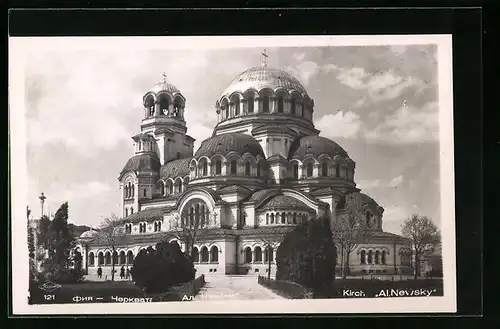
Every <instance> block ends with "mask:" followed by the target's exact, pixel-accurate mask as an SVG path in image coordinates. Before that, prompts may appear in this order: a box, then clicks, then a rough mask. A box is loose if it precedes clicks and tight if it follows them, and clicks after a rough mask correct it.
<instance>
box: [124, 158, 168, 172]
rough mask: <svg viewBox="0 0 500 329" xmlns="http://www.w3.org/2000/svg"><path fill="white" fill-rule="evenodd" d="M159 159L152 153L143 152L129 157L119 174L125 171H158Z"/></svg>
mask: <svg viewBox="0 0 500 329" xmlns="http://www.w3.org/2000/svg"><path fill="white" fill-rule="evenodd" d="M160 166H161V165H160V160H159V159H158V157H157V156H156V154H154V153H143V154H138V155H134V156H133V157H131V158H130V159H129V160H128V161H127V163H126V164H125V167H123V170H122V171H121V175H123V174H125V173H126V172H127V171H150V172H156V173H158V172H159V170H160Z"/></svg>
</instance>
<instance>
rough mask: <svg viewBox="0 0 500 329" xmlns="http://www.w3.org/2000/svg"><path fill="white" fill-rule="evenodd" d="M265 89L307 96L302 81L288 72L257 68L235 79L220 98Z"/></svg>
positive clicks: (265, 67) (264, 67) (263, 67)
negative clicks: (294, 92) (281, 90)
mask: <svg viewBox="0 0 500 329" xmlns="http://www.w3.org/2000/svg"><path fill="white" fill-rule="evenodd" d="M264 88H270V89H272V90H273V91H275V90H277V89H280V88H281V89H284V90H286V91H287V92H291V91H292V90H295V91H297V92H298V93H299V94H301V95H302V96H306V95H307V92H306V89H305V88H304V86H302V84H301V83H300V81H299V80H297V79H296V78H295V77H293V76H292V75H290V74H289V73H288V72H285V71H283V70H279V69H274V68H270V67H267V66H257V67H253V68H251V69H249V70H246V71H245V72H243V73H240V74H239V75H238V76H237V77H236V78H234V79H233V81H231V83H230V84H229V86H228V87H227V88H226V90H225V91H224V92H223V93H222V95H221V97H220V98H222V97H224V96H231V94H232V93H234V92H240V93H244V92H245V91H247V90H249V89H254V90H257V91H260V90H262V89H264ZM220 98H219V99H220Z"/></svg>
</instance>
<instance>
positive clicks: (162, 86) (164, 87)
mask: <svg viewBox="0 0 500 329" xmlns="http://www.w3.org/2000/svg"><path fill="white" fill-rule="evenodd" d="M162 91H166V92H168V93H170V94H172V95H173V94H175V93H180V91H179V89H177V87H176V86H174V85H173V84H171V83H168V82H166V81H161V82H158V83H157V84H155V85H154V86H153V88H151V89H150V90H149V93H153V94H158V93H160V92H162Z"/></svg>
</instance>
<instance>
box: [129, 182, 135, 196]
mask: <svg viewBox="0 0 500 329" xmlns="http://www.w3.org/2000/svg"><path fill="white" fill-rule="evenodd" d="M130 188H131V189H132V197H134V195H135V188H134V184H132V185H130Z"/></svg>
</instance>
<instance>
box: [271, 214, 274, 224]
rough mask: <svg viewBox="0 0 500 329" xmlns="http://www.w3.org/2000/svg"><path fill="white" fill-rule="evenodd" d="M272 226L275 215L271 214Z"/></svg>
mask: <svg viewBox="0 0 500 329" xmlns="http://www.w3.org/2000/svg"><path fill="white" fill-rule="evenodd" d="M271 224H274V213H273V214H271Z"/></svg>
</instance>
